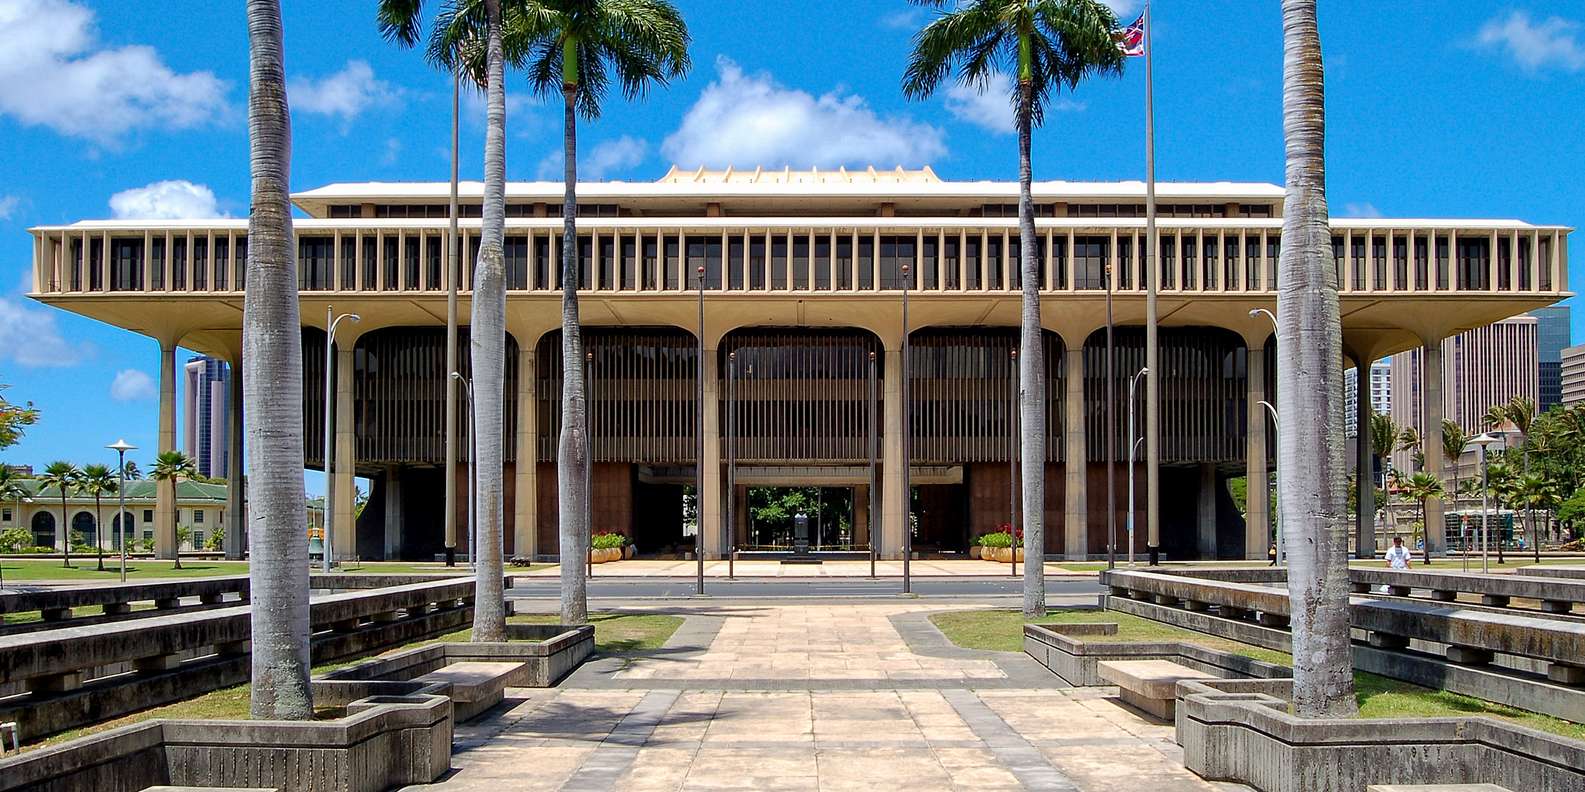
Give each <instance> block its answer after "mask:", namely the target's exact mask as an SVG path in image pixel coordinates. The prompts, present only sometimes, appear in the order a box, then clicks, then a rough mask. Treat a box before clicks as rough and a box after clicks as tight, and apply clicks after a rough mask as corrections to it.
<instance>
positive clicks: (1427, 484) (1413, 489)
mask: <svg viewBox="0 0 1585 792" xmlns="http://www.w3.org/2000/svg"><path fill="white" fill-rule="evenodd" d="M1403 493H1404V494H1405V495H1407V496H1409V497H1410V498H1413V499H1414V501H1415V502H1416V503H1419V504H1420V532H1421V536H1422V537H1426V538H1428V537H1429V536H1430V532H1429V531H1428V530H1427V526H1426V524H1425V502H1426V501H1428V500H1430V499H1431V498H1440V497H1442V494H1443V489H1442V482H1440V481H1438V480H1437V478H1436V476H1433V475H1431V474H1430V473H1416V474H1414V475H1412V476H1410V477H1409V478H1408V480H1407V481H1405V482H1404V484H1403ZM1426 544H1430V542H1429V541H1426Z"/></svg>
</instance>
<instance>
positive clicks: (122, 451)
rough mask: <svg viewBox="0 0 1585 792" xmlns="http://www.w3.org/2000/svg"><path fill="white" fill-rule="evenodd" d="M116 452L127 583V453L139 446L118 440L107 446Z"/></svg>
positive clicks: (123, 570)
mask: <svg viewBox="0 0 1585 792" xmlns="http://www.w3.org/2000/svg"><path fill="white" fill-rule="evenodd" d="M105 448H108V449H110V450H112V451H114V452H116V478H117V486H116V527H117V529H118V530H117V531H116V534H117V536H116V539H117V540H118V541H120V543H121V582H122V583H125V582H127V452H128V451H136V450H137V448H138V447H137V446H135V445H132V444H131V443H128V442H127V441H125V440H117V441H115V442H114V443H111V444H110V445H107V446H105ZM230 485H231V486H233V487H239V486H241V485H242V482H240V481H233V482H230ZM239 519H241V518H240V517H238V516H237V515H235V514H233V515H231V530H233V531H236V530H240V526H239V525H238V524H237V520H239Z"/></svg>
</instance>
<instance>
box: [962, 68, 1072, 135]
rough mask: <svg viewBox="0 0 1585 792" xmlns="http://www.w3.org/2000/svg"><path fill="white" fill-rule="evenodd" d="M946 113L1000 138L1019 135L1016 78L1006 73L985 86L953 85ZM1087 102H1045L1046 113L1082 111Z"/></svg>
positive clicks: (995, 77) (1059, 98)
mask: <svg viewBox="0 0 1585 792" xmlns="http://www.w3.org/2000/svg"><path fill="white" fill-rule="evenodd" d="M946 105H947V112H949V113H951V114H952V117H953V118H956V119H957V120H959V121H962V122H964V123H968V124H974V125H975V126H978V127H982V128H984V129H988V130H990V131H992V132H995V133H996V134H998V135H1011V134H1013V133H1014V132H1017V131H1018V129H1017V126H1016V125H1015V124H1014V119H1013V77H1012V75H1010V74H1006V73H1005V72H997V73H995V74H993V75H991V78H990V80H988V81H987V82H986V84H985V85H984V86H983V90H982V89H981V87H980V86H974V85H965V84H964V83H961V82H954V83H952V84H951V85H950V86H948V87H947V93H946ZM1083 109H1084V103H1083V102H1079V101H1075V100H1073V99H1069V98H1068V97H1066V96H1059V97H1056V98H1055V99H1053V100H1051V101H1048V102H1047V103H1046V112H1048V113H1050V112H1061V111H1074V112H1076V111H1079V110H1083Z"/></svg>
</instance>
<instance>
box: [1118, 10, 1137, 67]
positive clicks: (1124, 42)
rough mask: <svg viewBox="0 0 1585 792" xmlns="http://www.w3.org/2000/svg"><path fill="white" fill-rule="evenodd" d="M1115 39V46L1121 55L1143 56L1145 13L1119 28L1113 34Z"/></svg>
mask: <svg viewBox="0 0 1585 792" xmlns="http://www.w3.org/2000/svg"><path fill="white" fill-rule="evenodd" d="M1113 37H1114V38H1115V39H1116V40H1117V48H1118V49H1119V50H1122V52H1123V55H1125V56H1127V57H1130V58H1143V57H1144V56H1145V15H1144V14H1140V15H1139V18H1138V19H1136V20H1134V23H1133V24H1131V25H1129V26H1128V27H1125V28H1123V29H1122V30H1119V31H1117V32H1116V34H1114V36H1113Z"/></svg>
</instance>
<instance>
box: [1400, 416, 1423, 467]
mask: <svg viewBox="0 0 1585 792" xmlns="http://www.w3.org/2000/svg"><path fill="white" fill-rule="evenodd" d="M1398 450H1399V451H1408V452H1409V461H1410V465H1411V467H1412V468H1413V469H1412V470H1410V471H1409V472H1410V473H1415V472H1418V471H1421V470H1424V469H1425V451H1424V450H1423V449H1421V447H1420V430H1419V429H1416V428H1414V427H1413V426H1405V427H1403V429H1402V430H1401V431H1400V432H1399V433H1398Z"/></svg>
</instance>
